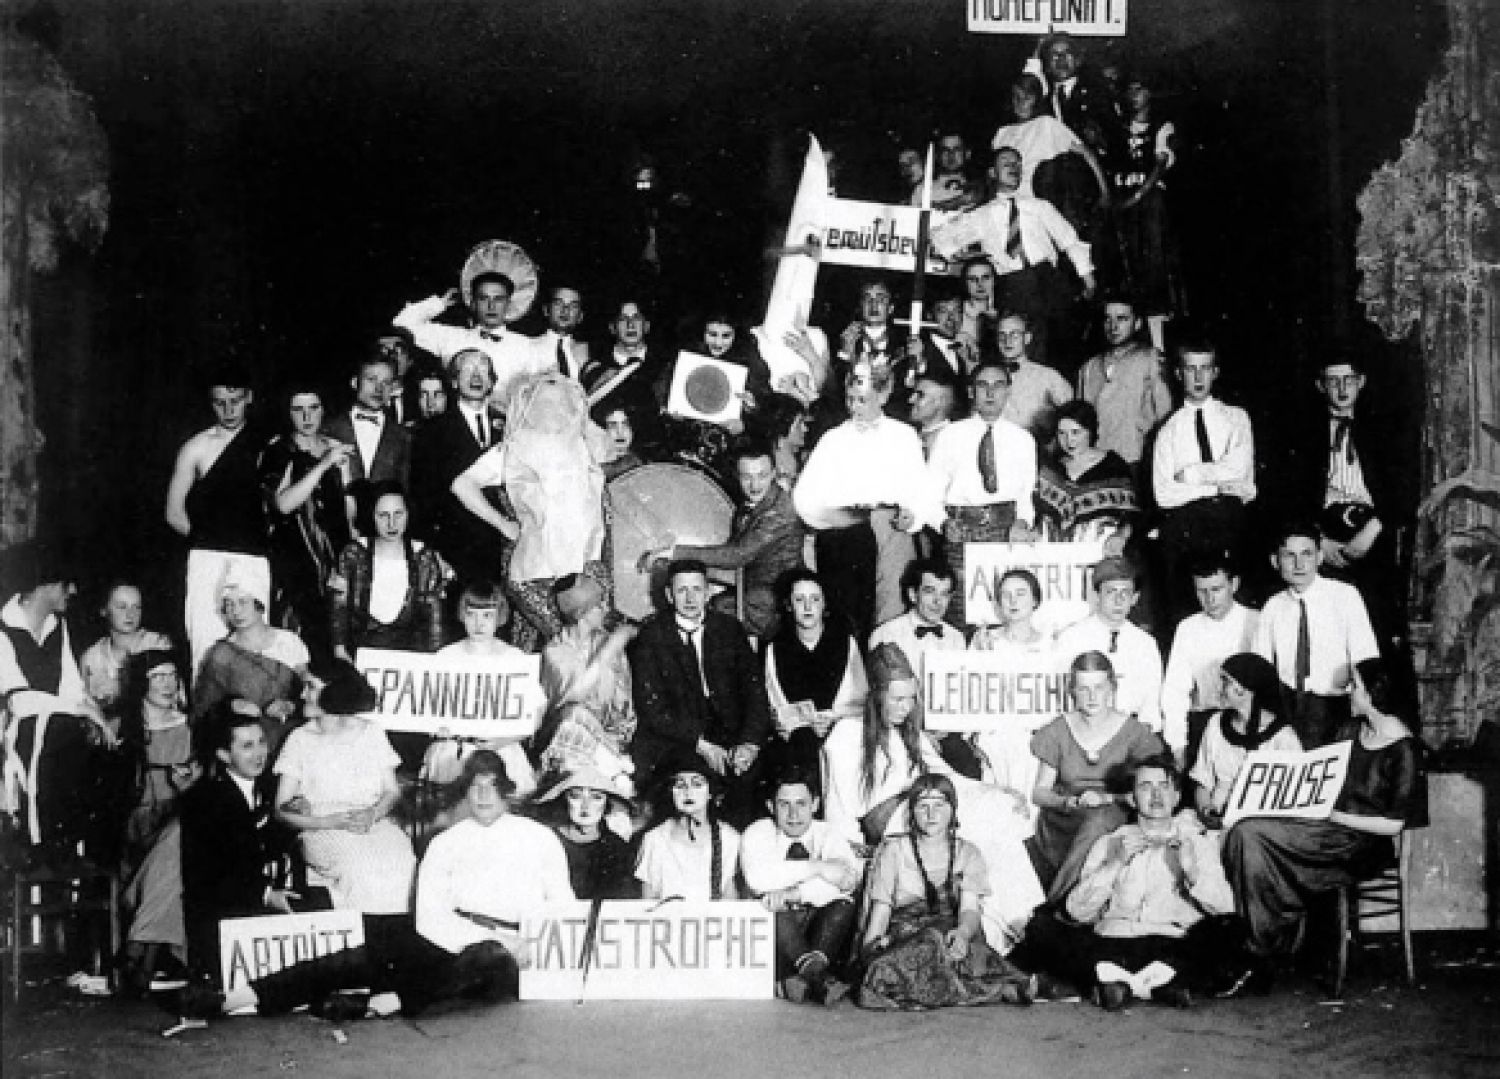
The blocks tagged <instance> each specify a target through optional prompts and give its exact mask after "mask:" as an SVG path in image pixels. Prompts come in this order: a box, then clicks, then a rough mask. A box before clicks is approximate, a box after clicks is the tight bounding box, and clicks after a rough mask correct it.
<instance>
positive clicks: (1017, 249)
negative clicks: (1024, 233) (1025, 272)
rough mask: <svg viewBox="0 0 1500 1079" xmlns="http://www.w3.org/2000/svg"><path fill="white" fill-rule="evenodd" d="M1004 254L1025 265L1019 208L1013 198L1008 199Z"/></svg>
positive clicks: (1024, 247)
mask: <svg viewBox="0 0 1500 1079" xmlns="http://www.w3.org/2000/svg"><path fill="white" fill-rule="evenodd" d="M1005 254H1006V257H1008V258H1012V259H1014V260H1015V261H1017V262H1019V263H1020V264H1021V265H1022V266H1023V267H1024V266H1025V265H1026V245H1025V244H1023V243H1022V242H1021V210H1020V208H1019V207H1018V206H1017V205H1016V200H1015V199H1011V200H1010V224H1009V225H1008V226H1007V227H1006V232H1005Z"/></svg>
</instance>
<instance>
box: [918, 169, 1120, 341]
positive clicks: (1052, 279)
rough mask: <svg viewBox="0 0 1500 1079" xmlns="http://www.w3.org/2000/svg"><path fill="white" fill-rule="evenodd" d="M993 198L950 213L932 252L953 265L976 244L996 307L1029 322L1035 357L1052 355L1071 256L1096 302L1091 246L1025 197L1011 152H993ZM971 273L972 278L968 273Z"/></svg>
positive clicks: (936, 231)
mask: <svg viewBox="0 0 1500 1079" xmlns="http://www.w3.org/2000/svg"><path fill="white" fill-rule="evenodd" d="M994 161H995V163H994V166H993V170H992V175H993V176H994V179H995V197H994V198H993V199H991V200H990V201H989V202H987V203H985V204H984V205H983V206H980V207H977V208H976V209H973V210H968V211H965V212H963V213H958V214H951V215H948V216H947V217H946V219H945V220H942V221H940V222H939V223H937V224H936V225H935V226H934V227H933V230H932V248H933V250H934V251H936V252H937V253H938V254H939V255H942V256H943V257H945V258H950V257H952V256H954V255H955V254H957V253H958V252H960V251H962V250H963V249H965V248H966V247H968V246H969V245H970V244H978V245H979V247H980V249H981V250H983V252H984V253H985V254H986V255H987V256H989V259H990V261H991V262H992V263H993V264H994V267H995V272H996V273H997V274H998V275H999V277H998V282H997V287H996V295H995V300H996V305H997V306H998V308H999V309H1000V310H1001V311H1020V312H1023V313H1024V314H1026V315H1027V316H1028V317H1029V318H1030V319H1031V330H1032V333H1033V334H1034V336H1035V338H1036V341H1035V348H1036V352H1037V354H1038V355H1043V356H1049V357H1050V356H1051V352H1050V351H1049V349H1048V344H1049V341H1051V339H1052V334H1053V331H1054V329H1055V328H1056V327H1055V326H1054V324H1055V323H1057V322H1058V321H1059V320H1060V319H1062V318H1063V316H1064V315H1065V313H1066V308H1067V307H1068V304H1069V299H1070V297H1069V292H1070V291H1071V290H1070V287H1069V285H1068V283H1067V282H1066V280H1065V279H1064V278H1063V276H1062V274H1061V271H1060V270H1059V268H1058V260H1059V259H1060V258H1063V257H1066V258H1067V260H1068V261H1069V262H1070V263H1071V264H1072V266H1073V271H1074V272H1075V273H1076V274H1077V275H1078V279H1079V280H1080V281H1081V282H1083V298H1084V299H1089V298H1091V297H1092V296H1093V295H1094V264H1093V261H1092V259H1091V258H1090V252H1089V245H1088V244H1086V243H1085V242H1084V241H1083V240H1081V239H1080V238H1079V236H1078V233H1077V231H1076V230H1075V229H1074V228H1073V226H1072V225H1070V224H1068V222H1067V220H1066V219H1065V218H1064V217H1063V215H1062V214H1060V213H1058V212H1057V209H1056V207H1054V206H1053V205H1052V204H1051V203H1050V202H1048V201H1046V200H1045V199H1038V198H1032V197H1029V196H1026V195H1022V194H1020V186H1021V153H1020V151H1019V150H1017V149H1016V148H1015V147H1013V146H1002V147H1000V149H998V150H996V151H995V158H994ZM966 272H967V271H966Z"/></svg>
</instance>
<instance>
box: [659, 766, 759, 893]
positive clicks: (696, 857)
mask: <svg viewBox="0 0 1500 1079" xmlns="http://www.w3.org/2000/svg"><path fill="white" fill-rule="evenodd" d="M655 776H656V801H657V803H658V806H659V808H660V809H661V810H662V813H663V816H664V817H665V819H664V820H663V821H662V823H660V824H658V825H657V826H656V827H655V828H653V829H651V830H650V831H649V832H647V833H646V834H645V836H644V837H643V838H642V840H641V853H640V857H639V858H638V859H637V860H636V865H635V876H636V879H637V880H639V881H640V882H641V893H642V895H643V896H644V897H645V898H647V899H672V898H678V899H694V900H702V899H707V900H712V901H715V902H717V901H719V900H721V899H738V898H739V889H738V887H737V886H736V884H735V867H736V866H737V865H738V863H739V855H740V833H739V832H738V831H736V830H735V829H734V828H732V827H730V826H729V825H727V824H725V823H724V822H723V821H721V820H720V819H719V815H718V802H719V799H720V796H721V794H722V791H723V779H722V778H721V777H720V775H719V774H718V773H717V772H715V771H714V770H713V769H712V768H710V767H709V766H708V765H707V764H706V763H705V762H704V760H703V758H702V757H700V756H699V755H698V754H697V753H694V752H692V751H691V750H688V749H675V750H672V751H670V752H669V753H668V754H667V755H666V756H665V757H664V758H662V759H661V761H660V762H659V764H658V765H657V768H656V772H655Z"/></svg>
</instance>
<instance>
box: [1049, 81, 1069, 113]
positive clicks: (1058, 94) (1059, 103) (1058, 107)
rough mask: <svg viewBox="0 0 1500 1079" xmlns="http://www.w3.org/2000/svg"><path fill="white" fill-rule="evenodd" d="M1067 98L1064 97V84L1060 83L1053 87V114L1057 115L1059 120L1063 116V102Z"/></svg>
mask: <svg viewBox="0 0 1500 1079" xmlns="http://www.w3.org/2000/svg"><path fill="white" fill-rule="evenodd" d="M1065 100H1066V98H1064V97H1063V88H1062V84H1061V83H1058V84H1057V86H1055V87H1053V89H1052V115H1053V116H1055V117H1057V118H1058V119H1059V120H1061V119H1062V118H1063V102H1064V101H1065Z"/></svg>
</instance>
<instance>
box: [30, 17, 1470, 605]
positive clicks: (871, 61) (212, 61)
mask: <svg viewBox="0 0 1500 1079" xmlns="http://www.w3.org/2000/svg"><path fill="white" fill-rule="evenodd" d="M7 11H8V13H9V14H11V15H12V16H13V17H17V18H19V21H20V25H21V26H22V28H23V30H24V31H25V32H27V33H28V34H30V35H31V36H32V37H34V38H36V39H38V40H39V41H41V42H42V43H44V44H45V45H46V46H47V47H49V48H50V49H51V50H52V51H53V52H54V53H55V54H56V55H57V56H58V58H59V60H60V61H61V63H62V64H63V66H64V68H65V69H66V70H67V71H68V73H69V74H70V75H71V77H72V78H73V79H74V80H75V81H76V82H77V84H78V85H79V86H80V87H81V88H82V89H84V90H85V91H87V92H88V93H89V94H91V95H92V97H93V100H94V104H95V108H96V111H97V113H98V115H99V118H100V120H101V121H102V123H103V125H104V128H105V130H106V131H107V133H108V136H109V141H110V148H111V154H112V172H113V180H112V184H111V188H112V197H113V209H112V217H111V222H110V228H109V232H108V235H107V237H106V239H105V241H104V245H103V248H102V250H101V251H100V252H99V253H98V254H97V255H95V256H93V257H91V258H88V257H84V256H82V255H78V254H74V255H71V256H70V257H69V258H68V259H67V260H66V261H65V263H64V267H63V270H62V272H61V273H60V274H59V275H57V276H56V277H55V278H54V279H52V280H51V281H49V282H47V283H45V285H44V291H43V295H42V306H41V309H40V311H39V312H38V321H37V326H36V342H37V367H38V372H37V377H38V384H39V397H40V400H41V405H40V408H41V416H40V422H41V425H42V427H43V429H44V430H45V432H46V433H47V435H48V438H49V445H48V448H47V451H46V455H45V461H44V475H45V477H46V496H45V498H46V501H45V507H46V510H45V517H44V520H45V521H46V522H47V524H48V531H49V532H51V531H57V532H61V533H63V534H64V535H66V536H69V537H71V538H72V540H73V542H74V544H75V545H76V549H77V550H78V552H79V555H80V558H81V559H82V560H83V561H82V563H81V564H82V566H83V568H84V571H85V572H84V576H85V579H86V580H91V581H97V580H100V579H102V578H104V577H106V576H108V575H109V574H111V573H114V572H120V571H124V572H131V573H137V574H141V575H143V577H144V579H145V581H146V583H147V585H148V587H150V588H151V589H152V590H153V592H151V593H148V595H149V594H153V593H154V595H155V596H157V597H159V599H158V600H157V603H158V604H162V605H164V604H166V603H167V602H168V601H169V600H170V601H171V602H172V603H173V607H175V597H176V595H177V590H178V588H179V587H180V585H179V583H178V579H179V577H180V555H181V552H180V547H179V544H178V542H177V540H176V538H175V537H174V536H173V535H172V534H171V533H170V532H169V531H168V529H167V528H166V527H165V525H164V524H162V523H161V503H162V497H163V493H164V490H165V485H166V480H167V476H168V474H169V470H170V467H171V462H172V458H173V454H174V453H175V450H176V448H177V446H178V445H179V444H180V442H181V441H182V440H183V439H184V438H185V437H186V436H187V435H188V434H190V433H191V432H192V431H193V430H196V429H198V428H200V427H202V426H204V425H206V424H207V423H208V422H209V419H210V417H209V415H208V411H207V409H206V406H205V397H206V395H205V393H204V391H203V388H202V386H201V384H200V383H199V382H198V381H197V378H196V375H197V374H198V373H200V372H201V371H202V370H203V369H204V368H205V367H206V366H207V365H209V364H210V363H212V362H213V361H214V360H216V359H217V358H219V357H221V356H222V355H223V354H224V353H225V352H226V351H233V352H235V353H237V354H239V355H241V356H243V357H245V358H246V359H248V360H249V361H251V362H252V363H253V364H254V366H255V368H256V370H257V372H258V378H259V379H260V384H261V389H262V394H261V397H262V404H263V406H265V407H263V409H262V415H263V416H264V417H266V418H269V415H268V414H269V412H270V408H269V402H270V401H271V400H272V393H271V391H272V390H273V389H274V388H275V387H276V386H277V385H278V384H279V383H281V382H283V381H284V380H285V379H286V377H287V376H288V375H289V374H291V373H293V372H309V371H311V372H316V373H318V374H319V375H321V376H323V377H326V378H328V379H329V380H330V382H332V381H334V380H335V379H336V378H337V377H338V376H340V375H343V374H344V373H345V372H346V369H347V366H348V364H350V363H351V362H352V360H353V359H354V358H355V357H356V356H357V355H358V353H359V351H360V349H361V347H362V346H363V344H364V343H365V342H366V341H367V340H368V338H369V336H370V334H371V333H372V331H373V330H374V329H375V328H376V327H378V326H379V325H381V324H383V323H385V322H387V321H388V320H389V318H390V316H391V315H392V314H394V313H395V311H396V310H397V309H398V308H399V306H400V304H401V303H402V302H404V301H406V300H410V299H415V298H418V297H421V296H425V295H427V294H429V293H431V292H434V291H441V290H443V289H446V288H447V287H449V286H450V285H452V284H454V283H455V280H456V276H457V271H458V267H459V265H460V262H461V261H462V258H463V255H464V253H465V252H466V250H467V249H468V247H469V246H470V245H471V244H473V243H475V242H477V241H479V240H482V239H487V238H491V237H499V238H505V239H511V240H514V241H517V242H519V243H521V244H522V245H523V246H525V247H526V248H527V249H528V250H529V251H530V252H531V253H532V254H533V256H534V257H535V258H536V259H537V261H538V262H539V263H541V265H542V266H543V268H544V270H547V271H554V272H556V273H562V274H566V275H569V276H578V277H580V279H581V280H583V282H584V283H585V286H586V292H587V293H588V295H587V296H586V302H587V301H588V300H594V301H595V302H594V303H593V304H592V307H593V312H594V315H595V319H594V321H593V324H592V326H590V327H589V329H590V330H592V331H593V332H595V333H597V332H599V331H600V326H599V321H600V320H599V315H600V314H601V312H602V308H603V304H602V303H601V302H598V300H599V299H600V298H601V297H600V296H599V295H598V293H597V292H596V291H594V290H593V289H590V288H589V287H588V286H590V285H592V284H596V283H600V282H601V281H602V279H601V278H600V277H599V276H598V275H600V274H603V273H606V272H607V271H609V270H610V269H611V267H610V266H608V265H598V264H597V263H598V262H599V261H600V260H601V259H602V258H604V255H603V252H604V251H605V250H606V248H605V246H603V240H602V239H601V238H606V237H608V236H609V235H610V233H611V230H612V229H614V228H615V226H616V225H617V223H618V220H619V210H620V206H621V204H622V200H624V199H625V198H626V197H627V196H628V188H627V186H626V178H627V172H628V167H629V165H630V163H631V161H632V159H633V157H634V155H635V154H636V153H638V152H640V151H642V150H646V151H649V152H651V153H652V154H654V155H655V157H656V158H657V160H658V162H659V164H660V165H661V168H662V170H663V173H664V178H665V180H666V182H667V184H668V185H670V186H672V187H673V189H679V188H680V189H682V190H684V191H687V192H689V193H690V194H691V195H692V197H693V200H694V207H695V210H694V212H695V215H696V220H697V221H698V223H699V228H700V230H701V237H702V238H701V242H700V244H699V245H698V246H699V248H700V250H699V252H698V257H699V258H700V259H701V273H698V274H695V275H694V276H695V279H696V280H700V281H702V282H706V283H707V286H708V287H711V289H712V291H715V292H718V291H722V292H723V293H724V294H725V295H726V296H727V297H728V298H730V299H732V300H734V301H736V302H737V303H738V304H739V306H740V309H741V311H742V312H743V313H744V314H745V315H746V316H748V317H751V318H753V317H754V316H756V315H758V313H759V310H760V295H759V289H760V288H761V284H762V280H763V277H764V272H765V266H764V262H763V259H762V257H761V251H762V249H763V247H764V246H765V244H766V241H767V238H768V237H771V236H777V238H779V234H778V232H777V230H778V229H780V228H782V227H784V223H785V215H786V212H787V207H788V205H789V203H790V199H791V194H792V189H793V187H794V186H795V183H796V180H797V175H798V169H799V167H800V160H801V157H802V154H803V152H804V149H805V141H804V133H805V132H806V131H809V130H811V131H814V132H816V133H817V134H818V135H819V136H820V137H821V138H823V139H824V140H825V141H828V142H832V143H834V144H836V145H838V146H840V147H842V148H843V149H844V150H845V152H846V154H847V155H848V156H849V157H850V171H849V175H848V178H847V180H846V182H844V183H843V184H842V185H841V188H842V190H843V192H844V193H845V194H850V195H854V196H856V197H875V198H879V197H884V196H886V195H888V194H889V193H890V185H891V183H892V181H893V178H894V157H895V148H894V145H893V144H892V143H891V142H890V141H889V140H888V139H887V137H886V135H885V133H886V132H887V131H889V130H892V129H899V130H908V131H920V130H926V129H928V128H930V126H931V125H932V123H933V122H934V121H935V120H937V118H939V117H955V118H958V119H960V120H961V121H962V122H963V123H964V124H965V125H966V126H967V127H968V128H969V129H970V130H971V132H972V137H973V138H974V139H976V140H979V141H980V143H981V144H982V145H987V143H988V139H989V136H990V134H991V133H992V132H993V130H994V128H995V127H997V126H998V125H999V124H1000V123H1001V122H1002V120H1003V118H1004V116H1005V115H1006V111H1007V101H1008V97H1007V94H1006V92H1005V86H1006V84H1007V82H1008V80H1009V79H1010V78H1012V77H1013V76H1014V74H1015V73H1016V72H1017V71H1018V70H1019V68H1020V65H1021V63H1022V61H1023V60H1024V59H1025V57H1026V56H1027V55H1028V54H1029V53H1030V51H1031V49H1032V47H1033V45H1034V42H1033V41H1032V40H1031V39H1019V38H1010V37H999V36H987V35H971V34H969V33H967V31H966V30H965V28H964V15H965V4H964V2H963V0H865V2H863V3H857V2H852V0H800V2H799V0H759V2H757V3H754V4H752V3H746V2H731V0H646V2H643V0H613V2H607V0H541V2H531V3H518V2H511V0H487V2H480V3H471V2H447V0H427V2H425V3H419V2H416V0H412V2H404V3H355V2H333V0H284V2H280V3H271V2H245V3H236V2H227V0H182V2H143V0H73V2H56V0H48V2H45V3H12V4H9V5H7ZM1445 43H1446V42H1445V28H1444V25H1443V16H1442V9H1441V7H1440V5H1439V4H1437V3H1436V2H1429V0H1306V2H1294V0H1132V3H1131V5H1130V35H1129V37H1128V38H1126V39H1124V40H1123V41H1116V42H1111V43H1109V44H1107V45H1106V44H1105V43H1104V42H1102V41H1095V42H1093V43H1091V44H1089V46H1088V48H1089V50H1090V52H1091V53H1092V55H1093V56H1094V57H1095V58H1096V59H1097V58H1098V57H1099V56H1101V55H1102V54H1103V53H1105V52H1108V53H1109V54H1111V55H1117V56H1118V57H1119V58H1120V59H1121V60H1123V61H1124V62H1125V63H1126V64H1127V65H1128V66H1129V67H1131V68H1136V69H1140V70H1142V71H1144V72H1145V73H1146V74H1147V75H1148V76H1149V77H1150V78H1151V80H1152V81H1153V83H1154V84H1155V86H1156V87H1157V104H1158V108H1160V109H1161V110H1163V111H1164V112H1166V113H1168V114H1170V115H1171V116H1172V117H1174V118H1175V119H1176V121H1177V124H1178V130H1179V138H1180V142H1181V146H1182V152H1181V155H1180V159H1179V163H1178V166H1177V168H1176V170H1175V171H1174V173H1173V174H1172V175H1171V185H1172V197H1173V200H1174V205H1175V208H1176V211H1177V219H1178V224H1179V228H1180V231H1181V232H1182V234H1183V242H1184V246H1185V258H1186V264H1187V271H1188V272H1187V280H1188V285H1189V289H1190V293H1189V296H1190V302H1191V307H1192V312H1193V314H1194V315H1195V316H1196V317H1197V318H1199V319H1201V320H1203V321H1205V322H1208V323H1209V324H1210V325H1211V326H1212V327H1214V328H1215V329H1216V330H1217V332H1218V334H1219V336H1220V339H1221V341H1222V344H1223V350H1224V361H1225V365H1226V367H1227V370H1228V373H1227V375H1226V378H1225V382H1224V389H1225V391H1226V396H1228V397H1230V398H1231V399H1235V400H1238V401H1240V402H1242V403H1244V404H1246V405H1247V406H1249V407H1250V408H1251V410H1252V413H1253V415H1254V416H1255V419H1256V421H1257V430H1258V437H1259V439H1260V441H1261V443H1262V445H1263V446H1265V445H1267V444H1271V443H1274V441H1275V437H1276V436H1275V432H1276V431H1277V430H1278V428H1281V427H1283V426H1284V425H1286V424H1288V423H1293V422H1298V420H1299V419H1300V418H1301V417H1302V416H1304V415H1306V414H1307V413H1308V412H1309V411H1311V409H1312V408H1313V407H1314V406H1315V402H1314V400H1313V399H1312V397H1311V389H1310V379H1311V377H1312V373H1311V368H1310V364H1311V363H1312V360H1313V357H1315V356H1316V355H1317V354H1318V353H1319V351H1320V350H1322V349H1326V348H1331V347H1342V348H1352V349H1356V350H1359V351H1360V352H1361V353H1363V354H1364V355H1365V357H1366V358H1367V359H1368V360H1369V361H1370V362H1371V364H1372V368H1373V385H1372V387H1371V391H1370V392H1372V393H1375V394H1378V395H1380V397H1382V398H1384V399H1385V400H1387V401H1388V402H1393V403H1394V402H1399V403H1401V408H1400V409H1399V410H1398V412H1399V419H1400V422H1399V423H1398V424H1397V425H1396V426H1395V427H1393V437H1402V438H1406V439H1407V440H1408V441H1409V442H1410V444H1411V445H1412V447H1413V449H1412V452H1413V453H1415V452H1416V451H1415V432H1416V430H1417V429H1418V423H1419V410H1420V402H1421V399H1422V389H1421V387H1422V379H1421V369H1420V364H1419V362H1418V361H1417V357H1416V355H1415V353H1414V350H1413V349H1412V348H1411V347H1410V346H1398V347H1392V346H1387V345H1384V344H1383V343H1381V342H1380V341H1379V340H1378V338H1377V337H1376V336H1375V334H1374V332H1373V330H1369V329H1367V328H1366V326H1365V324H1364V322H1363V320H1362V317H1361V316H1360V314H1359V312H1358V310H1357V308H1356V307H1355V305H1354V304H1353V299H1352V297H1353V291H1354V284H1355V282H1354V274H1353V265H1352V238H1353V232H1354V229H1355V227H1356V225H1357V221H1356V216H1355V212H1354V199H1355V196H1356V195H1357V193H1358V191H1359V189H1360V187H1361V186H1362V185H1363V183H1364V182H1365V180H1366V178H1367V177H1368V175H1369V173H1370V171H1371V170H1372V169H1373V168H1374V167H1376V166H1377V165H1378V164H1380V163H1381V162H1382V161H1384V160H1386V159H1388V158H1391V157H1394V156H1395V154H1396V153H1397V151H1398V148H1399V140H1400V138H1401V137H1402V136H1403V135H1405V134H1406V133H1407V132H1408V131H1409V130H1410V128H1411V124H1412V117H1413V113H1414V109H1415V107H1416V105H1417V103H1418V102H1419V100H1420V98H1421V95H1422V92H1423V89H1424V86H1425V82H1426V79H1427V78H1428V76H1429V75H1430V74H1431V73H1432V71H1433V70H1434V68H1435V65H1436V63H1437V61H1438V59H1439V57H1440V55H1441V51H1442V49H1443V48H1444V46H1445ZM706 291H707V288H706ZM837 315H838V319H837V322H836V324H833V325H831V326H830V327H829V328H830V329H832V330H835V331H836V330H837V329H838V328H839V327H840V326H842V324H843V322H844V320H845V318H846V317H847V313H846V312H844V311H842V310H840V311H838V312H837ZM173 607H168V608H166V609H163V608H162V606H158V608H157V616H156V617H155V618H154V619H152V621H153V623H154V624H163V625H164V624H166V623H167V622H168V621H169V620H170V618H171V617H172V612H173Z"/></svg>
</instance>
